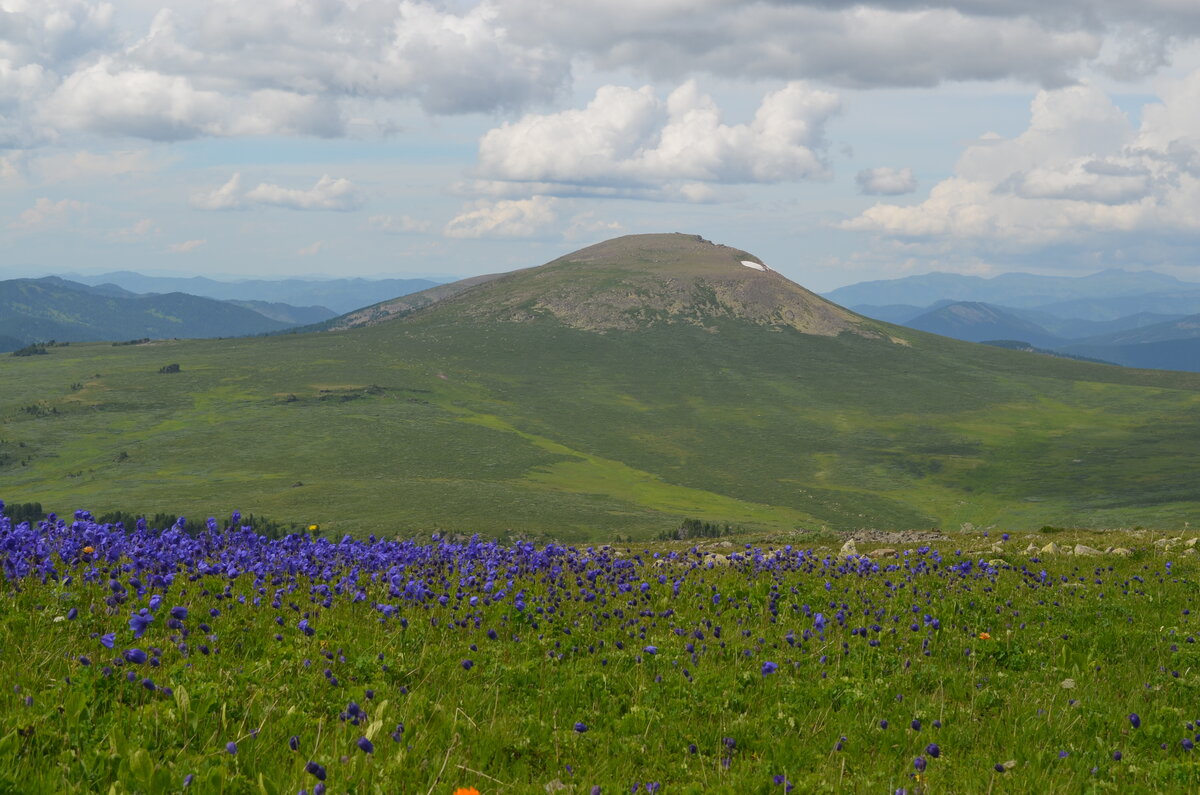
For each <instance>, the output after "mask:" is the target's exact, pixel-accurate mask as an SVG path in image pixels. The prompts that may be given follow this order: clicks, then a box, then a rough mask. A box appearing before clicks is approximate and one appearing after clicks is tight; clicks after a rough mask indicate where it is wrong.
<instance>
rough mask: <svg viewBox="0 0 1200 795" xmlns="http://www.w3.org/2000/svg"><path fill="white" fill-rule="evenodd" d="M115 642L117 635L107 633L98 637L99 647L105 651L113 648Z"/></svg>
mask: <svg viewBox="0 0 1200 795" xmlns="http://www.w3.org/2000/svg"><path fill="white" fill-rule="evenodd" d="M116 640H117V633H115V632H108V633H106V634H104V635H101V636H100V645H101V646H103V647H104V648H106V649H111V648H112V647H113V643H114V642H116Z"/></svg>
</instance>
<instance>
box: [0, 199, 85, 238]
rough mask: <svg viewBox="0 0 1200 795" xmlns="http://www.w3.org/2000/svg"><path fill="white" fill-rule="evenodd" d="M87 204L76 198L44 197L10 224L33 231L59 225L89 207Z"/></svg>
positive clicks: (13, 226)
mask: <svg viewBox="0 0 1200 795" xmlns="http://www.w3.org/2000/svg"><path fill="white" fill-rule="evenodd" d="M87 206H88V205H86V204H85V203H83V202H80V201H76V200H75V199H61V200H59V201H53V200H51V199H47V198H45V197H42V198H40V199H38V200H37V201H36V202H34V205H33V206H32V207H30V208H29V209H28V210H25V211H24V212H22V213H21V214H20V215H19V216H18V217H17V219H16V220H15V221H13V222H12V223H10V224H9V227H11V228H12V229H20V230H23V231H27V232H31V231H36V230H39V229H46V228H49V227H54V226H59V225H61V224H64V223H66V222H67V220H68V219H69V218H70V216H72V215H74V214H76V213H79V212H82V211H83V210H85V209H87Z"/></svg>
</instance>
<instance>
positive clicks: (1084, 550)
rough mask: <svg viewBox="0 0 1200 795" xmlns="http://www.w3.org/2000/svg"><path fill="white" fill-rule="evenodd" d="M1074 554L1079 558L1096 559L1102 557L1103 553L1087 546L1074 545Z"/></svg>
mask: <svg viewBox="0 0 1200 795" xmlns="http://www.w3.org/2000/svg"><path fill="white" fill-rule="evenodd" d="M1075 554H1076V555H1078V556H1079V557H1088V558H1093V557H1096V556H1097V555H1103V554H1104V553H1103V552H1101V551H1100V550H1098V549H1096V548H1095V547H1089V546H1088V545H1087V544H1076V545H1075Z"/></svg>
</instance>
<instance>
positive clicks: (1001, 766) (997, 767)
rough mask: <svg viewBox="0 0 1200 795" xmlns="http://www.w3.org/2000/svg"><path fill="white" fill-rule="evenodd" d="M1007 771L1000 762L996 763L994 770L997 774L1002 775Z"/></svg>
mask: <svg viewBox="0 0 1200 795" xmlns="http://www.w3.org/2000/svg"><path fill="white" fill-rule="evenodd" d="M1007 769H1008V768H1006V767H1005V766H1004V763H1002V762H997V763H996V767H995V768H994V770H995V771H996V772H997V773H1003V772H1004V771H1005V770H1007Z"/></svg>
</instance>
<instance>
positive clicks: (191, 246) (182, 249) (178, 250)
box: [167, 240, 208, 254]
mask: <svg viewBox="0 0 1200 795" xmlns="http://www.w3.org/2000/svg"><path fill="white" fill-rule="evenodd" d="M207 242H208V241H207V240H185V241H184V242H182V243H172V244H171V245H169V246H167V251H169V252H171V253H172V254H187V253H190V252H192V251H195V250H196V249H198V248H200V247H201V246H203V245H204V244H205V243H207Z"/></svg>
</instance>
